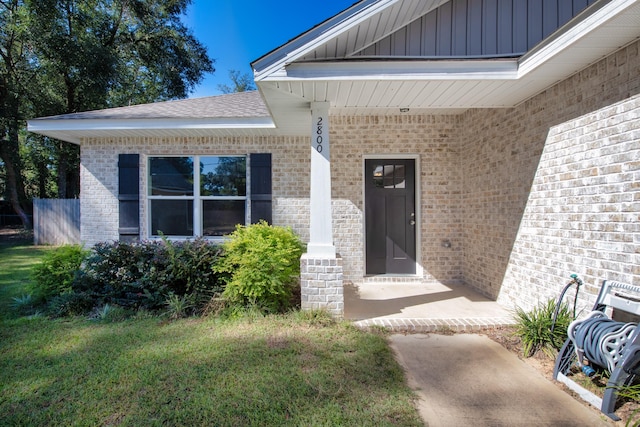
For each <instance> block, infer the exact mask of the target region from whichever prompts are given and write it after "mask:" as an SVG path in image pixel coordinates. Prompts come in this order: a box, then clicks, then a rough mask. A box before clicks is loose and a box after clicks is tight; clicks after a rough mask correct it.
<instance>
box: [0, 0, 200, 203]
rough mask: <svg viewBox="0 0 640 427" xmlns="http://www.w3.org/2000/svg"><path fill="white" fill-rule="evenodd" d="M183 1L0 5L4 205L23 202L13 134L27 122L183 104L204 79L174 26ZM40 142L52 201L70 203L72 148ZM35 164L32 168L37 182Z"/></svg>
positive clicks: (1, 0) (8, 0)
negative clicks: (53, 186) (52, 179)
mask: <svg viewBox="0 0 640 427" xmlns="http://www.w3.org/2000/svg"><path fill="white" fill-rule="evenodd" d="M190 3H191V0H164V1H161V0H0V141H2V143H1V145H0V156H1V157H0V158H1V159H2V162H3V163H4V167H5V175H6V186H7V189H8V190H7V192H8V193H10V194H9V198H10V199H11V200H12V204H13V202H14V199H15V202H16V204H17V205H20V204H22V205H24V200H25V199H26V194H25V191H24V176H23V171H24V170H23V164H22V160H21V158H20V156H19V145H20V138H19V135H20V130H21V129H23V128H24V125H25V121H26V120H27V119H29V118H32V117H37V116H50V115H56V114H65V113H74V112H79V111H87V110H93V109H101V108H107V107H116V106H123V105H130V104H139V103H147V102H153V101H160V100H170V99H179V98H184V97H186V96H188V94H189V93H190V92H191V91H192V90H193V88H194V87H195V85H196V84H197V83H199V82H200V80H201V79H202V77H203V76H204V74H205V73H208V72H212V71H213V61H212V60H211V59H210V58H209V56H208V54H207V51H206V48H205V47H204V46H203V45H202V44H201V43H200V42H199V41H198V40H196V38H195V37H194V36H193V35H192V33H191V32H190V30H189V29H188V28H187V27H186V26H184V24H183V23H182V22H181V20H180V17H181V16H182V15H183V14H184V13H185V12H186V9H187V7H188V5H189V4H190ZM42 142H43V144H44V145H45V146H46V147H47V148H49V152H48V153H46V157H47V161H48V162H49V163H50V164H52V165H53V167H54V169H55V172H56V175H57V192H58V197H75V196H77V193H78V182H77V176H78V167H79V161H78V151H79V150H78V147H77V146H74V145H70V144H67V143H64V142H61V141H52V140H46V139H43V140H42ZM39 154H43V153H42V152H40V153H39ZM36 163H37V162H36ZM41 166H42V165H41V164H34V166H33V167H34V170H38V171H39V173H40V175H39V176H40V177H42V176H45V175H46V173H45V170H44V169H42V167H41ZM39 168H40V169H39ZM12 179H13V180H12ZM38 185H39V184H38ZM46 192H47V191H46V190H43V189H39V190H38V193H39V194H41V193H46ZM14 207H15V205H14Z"/></svg>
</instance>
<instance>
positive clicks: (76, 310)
mask: <svg viewBox="0 0 640 427" xmlns="http://www.w3.org/2000/svg"><path fill="white" fill-rule="evenodd" d="M92 307H93V300H92V299H91V298H90V297H89V296H88V295H86V294H83V293H76V292H66V293H64V294H60V295H58V296H55V297H53V298H52V299H51V300H50V301H49V303H48V304H47V313H48V315H49V316H51V317H65V316H79V315H82V314H85V313H87V312H88V311H89V310H91V308H92Z"/></svg>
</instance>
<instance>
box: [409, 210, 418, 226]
mask: <svg viewBox="0 0 640 427" xmlns="http://www.w3.org/2000/svg"><path fill="white" fill-rule="evenodd" d="M409 225H416V214H415V212H411V219H410V220H409Z"/></svg>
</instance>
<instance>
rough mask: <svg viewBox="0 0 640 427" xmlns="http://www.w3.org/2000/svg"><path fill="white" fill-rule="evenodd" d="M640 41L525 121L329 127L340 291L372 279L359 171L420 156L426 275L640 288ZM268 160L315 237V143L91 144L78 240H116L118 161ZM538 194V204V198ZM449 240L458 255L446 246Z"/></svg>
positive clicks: (556, 92)
mask: <svg viewBox="0 0 640 427" xmlns="http://www.w3.org/2000/svg"><path fill="white" fill-rule="evenodd" d="M639 47H640V42H636V43H634V44H631V45H629V46H627V47H625V48H623V49H621V50H620V51H618V52H616V53H614V54H612V55H610V56H609V57H607V58H604V59H603V60H601V61H600V62H598V63H596V64H594V65H592V66H590V67H588V68H586V69H585V70H583V71H581V72H579V73H577V74H576V75H574V76H572V77H570V78H569V79H567V80H565V81H563V82H560V83H558V84H557V85H555V86H553V87H551V88H549V89H548V90H546V91H545V92H544V93H541V94H539V95H537V96H535V97H533V98H531V99H529V100H528V101H526V102H524V103H522V104H521V105H519V106H518V107H516V108H510V109H493V110H487V109H478V110H470V111H467V112H466V113H464V114H462V115H457V116H453V115H434V116H424V115H415V114H408V115H401V114H398V115H396V116H384V117H382V116H381V117H377V116H355V117H347V116H332V117H331V127H330V132H331V141H332V150H331V155H332V166H331V168H332V169H331V172H332V177H333V184H332V195H333V220H334V221H333V222H334V236H335V238H336V246H337V250H338V252H339V253H340V255H341V259H342V263H343V267H344V279H345V280H352V281H356V280H361V279H362V275H363V273H364V252H363V245H364V236H363V230H364V224H363V213H362V212H363V185H364V184H363V176H362V175H363V162H364V158H365V157H366V156H369V155H389V156H399V157H401V156H408V155H411V156H413V155H417V156H419V162H418V163H419V170H420V179H419V185H420V195H419V199H418V200H419V203H420V207H419V209H420V210H419V212H420V219H421V222H420V224H419V225H420V228H419V239H418V242H419V244H420V247H419V253H420V259H419V264H420V266H421V268H422V275H423V278H424V279H425V280H426V281H430V280H438V281H442V282H465V283H467V284H469V285H471V286H473V287H474V288H476V289H478V290H479V291H480V292H482V293H484V294H486V295H488V296H491V297H492V298H496V299H498V300H499V301H500V302H503V303H505V304H508V305H511V304H514V303H517V304H519V305H521V306H525V307H527V306H529V307H530V306H532V305H534V304H536V303H537V302H538V301H543V300H545V299H546V298H548V297H552V296H557V295H558V293H559V291H560V289H561V287H562V285H563V284H564V283H565V282H566V280H567V277H568V275H569V274H570V273H578V274H580V275H582V276H583V277H584V278H585V279H586V281H587V282H588V283H589V285H591V288H590V291H591V292H595V289H596V287H597V286H599V281H600V280H601V279H604V278H610V279H613V278H616V279H619V280H622V281H626V282H631V283H634V284H640V279H639V275H640V272H639V271H638V265H639V264H640V262H639V261H640V259H638V258H639V255H638V254H639V253H640V250H639V249H638V248H639V247H640V236H639V235H640V231H639V230H638V225H637V224H638V223H639V222H640V221H639V220H640V218H639V216H638V215H639V212H640V207H639V206H638V204H639V203H640V196H639V191H640V190H639V186H638V182H639V181H640V176H639V174H640V172H638V161H637V159H638V158H640V153H639V152H638V145H640V142H639V141H640V135H638V128H639V127H640V125H639V124H638V117H639V116H640V111H638V98H637V94H638V93H640V56H639V54H638V50H639ZM253 152H270V153H272V154H273V193H274V205H273V209H274V211H273V218H274V223H275V224H278V225H290V226H292V227H293V229H294V230H295V231H296V232H298V233H299V234H300V235H301V237H302V238H303V240H305V241H306V240H308V233H309V230H308V228H309V201H308V192H309V146H308V139H307V138H306V137H304V136H301V137H289V138H286V137H282V138H249V137H242V138H192V139H188V138H166V139H145V138H138V139H127V140H122V139H109V138H102V139H90V140H87V141H84V142H83V144H82V169H81V179H82V198H81V209H82V221H83V225H82V240H83V241H84V242H86V243H89V244H91V243H95V242H98V241H103V240H114V239H117V238H118V231H117V230H118V224H117V222H118V215H117V212H118V202H117V194H116V192H117V155H118V154H119V153H140V154H142V158H141V162H142V170H141V177H142V180H141V181H142V182H141V195H142V198H143V201H142V203H141V207H142V213H141V224H142V225H143V238H144V237H146V228H145V226H146V218H145V214H144V205H145V203H144V192H145V188H146V187H145V183H146V168H145V166H146V156H147V155H160V154H167V155H169V154H173V155H179V154H218V155H220V154H249V153H253ZM530 191H531V193H530ZM445 241H449V242H450V243H451V246H450V247H446V245H444V244H443V243H444V242H445Z"/></svg>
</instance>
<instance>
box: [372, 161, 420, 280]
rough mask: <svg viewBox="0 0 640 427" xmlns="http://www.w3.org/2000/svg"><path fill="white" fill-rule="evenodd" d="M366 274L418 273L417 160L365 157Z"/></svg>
mask: <svg viewBox="0 0 640 427" xmlns="http://www.w3.org/2000/svg"><path fill="white" fill-rule="evenodd" d="M365 212H366V215H365V223H366V224H365V228H366V236H365V239H366V260H367V274H415V272H416V217H415V160H413V159H367V160H365Z"/></svg>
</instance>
